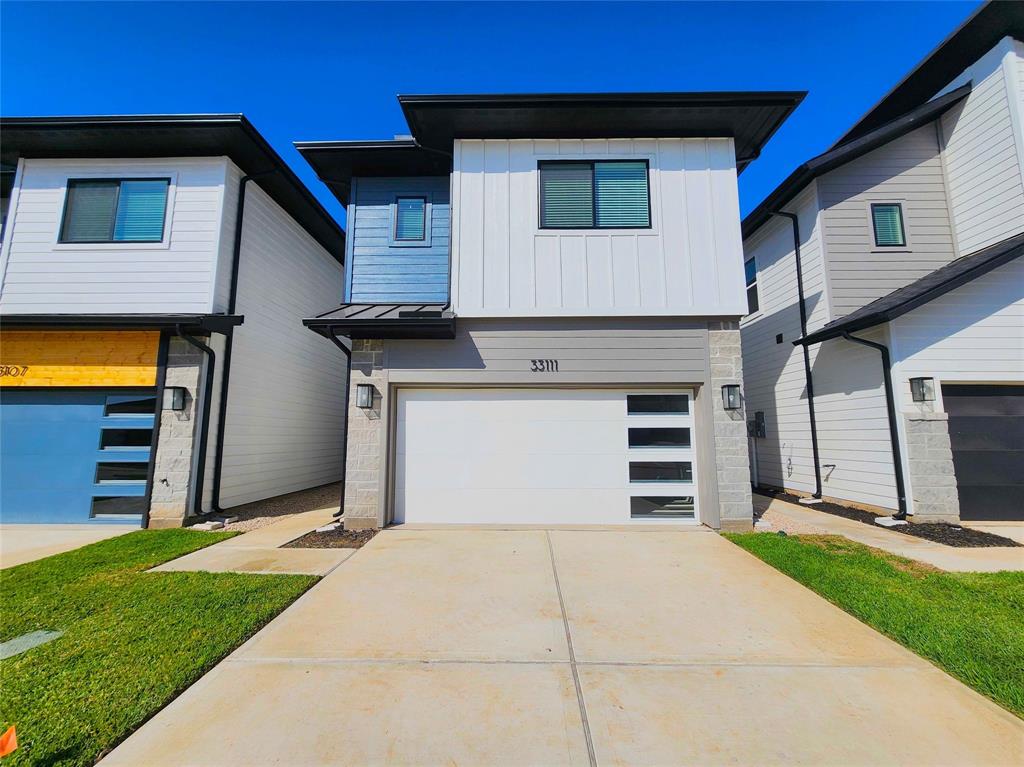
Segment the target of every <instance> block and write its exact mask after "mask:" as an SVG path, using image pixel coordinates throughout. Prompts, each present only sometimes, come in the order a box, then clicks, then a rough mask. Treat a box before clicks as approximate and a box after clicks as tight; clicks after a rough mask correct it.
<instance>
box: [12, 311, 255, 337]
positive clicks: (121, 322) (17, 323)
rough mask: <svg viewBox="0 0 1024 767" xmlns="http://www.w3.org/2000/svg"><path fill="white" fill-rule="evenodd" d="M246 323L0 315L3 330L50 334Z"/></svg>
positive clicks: (223, 329)
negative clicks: (42, 331) (52, 332)
mask: <svg viewBox="0 0 1024 767" xmlns="http://www.w3.org/2000/svg"><path fill="white" fill-rule="evenodd" d="M244 321H245V316H244V315H241V314H0V327H3V328H19V329H25V330H29V329H37V330H42V329H48V330H61V329H66V330H172V329H174V328H177V327H181V329H182V330H183V331H184V332H186V333H222V334H225V335H226V334H230V333H231V332H232V330H233V329H234V328H235V327H237V326H238V325H241V324H242V323H243V322H244Z"/></svg>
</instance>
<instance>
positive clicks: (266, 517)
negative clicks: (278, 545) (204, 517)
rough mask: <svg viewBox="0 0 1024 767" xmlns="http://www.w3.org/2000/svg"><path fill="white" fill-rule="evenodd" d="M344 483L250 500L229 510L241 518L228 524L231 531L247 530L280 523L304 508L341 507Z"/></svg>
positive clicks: (309, 509)
mask: <svg viewBox="0 0 1024 767" xmlns="http://www.w3.org/2000/svg"><path fill="white" fill-rule="evenodd" d="M340 492H341V486H340V485H339V484H338V483H335V484H333V485H321V486H320V487H313V488H310V489H309V490H299V491H298V492H296V493H288V495H279V496H277V497H275V498H267V499H266V500H263V501H256V502H254V503H246V504H244V505H242V506H235V507H234V508H231V509H228V510H227V513H228V514H229V515H230V516H232V517H238V518H239V519H238V521H237V522H230V523H228V524H226V525H224V530H225V531H228V532H232V531H237V532H240V533H246V532H249V531H250V530H256V529H257V528H260V527H266V526H267V525H269V524H272V523H274V522H277V521H278V520H279V519H280V518H281V517H287V516H289V515H291V514H301V513H302V512H304V511H313V510H315V509H324V508H328V507H330V506H333V507H335V508H337V507H338V494H339V493H340Z"/></svg>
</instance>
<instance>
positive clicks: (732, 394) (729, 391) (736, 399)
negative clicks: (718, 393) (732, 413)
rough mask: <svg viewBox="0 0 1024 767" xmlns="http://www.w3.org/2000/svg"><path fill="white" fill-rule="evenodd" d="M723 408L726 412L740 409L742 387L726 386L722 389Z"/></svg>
mask: <svg viewBox="0 0 1024 767" xmlns="http://www.w3.org/2000/svg"><path fill="white" fill-rule="evenodd" d="M722 407H724V408H725V409H726V410H739V409H740V385H739V384H726V385H725V386H723V387H722Z"/></svg>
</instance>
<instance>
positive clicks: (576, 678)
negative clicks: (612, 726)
mask: <svg viewBox="0 0 1024 767" xmlns="http://www.w3.org/2000/svg"><path fill="white" fill-rule="evenodd" d="M544 537H545V538H546V539H547V542H548V554H549V555H550V557H551V574H552V575H553V576H554V578H555V592H556V593H557V594H558V606H559V608H560V609H561V611H562V625H563V626H565V642H566V644H567V645H568V646H569V668H570V670H571V671H572V681H573V684H574V685H575V686H576V700H577V701H578V702H579V704H580V718H581V720H582V722H583V737H584V739H585V740H586V741H587V757H588V758H589V759H590V767H597V756H596V755H595V754H594V740H593V738H592V737H591V735H590V721H589V720H588V719H587V704H586V703H585V702H584V700H583V685H582V684H581V683H580V674H579V670H578V669H577V668H576V653H575V652H574V651H573V647H572V631H571V630H570V628H569V615H568V613H566V611H565V600H564V599H563V598H562V586H561V584H560V583H559V581H558V568H557V567H556V566H555V548H554V546H552V545H551V531H550V530H545V531H544Z"/></svg>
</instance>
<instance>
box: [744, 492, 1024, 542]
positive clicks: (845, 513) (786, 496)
mask: <svg viewBox="0 0 1024 767" xmlns="http://www.w3.org/2000/svg"><path fill="white" fill-rule="evenodd" d="M757 492H758V493H759V494H761V495H766V496H769V497H771V498H778V499H779V500H782V501H789V502H790V503H799V502H800V497H799V496H796V495H791V494H790V493H783V492H780V491H777V490H768V489H765V488H758V489H757ZM807 508H809V509H813V510H814V511H823V512H825V513H826V514H832V515H834V516H837V517H844V518H846V519H852V520H854V521H855V522H863V523H864V524H865V525H872V526H874V527H878V525H876V524H875V520H876V519H877V518H878V517H880V516H884V515H881V514H874V513H872V512H870V511H865V510H864V509H855V508H853V507H851V506H840V505H839V504H838V503H831V502H829V501H822V502H821V503H816V504H814V505H811V506H808V507H807ZM782 529H786V528H782ZM885 529H886V530H889V531H891V532H894V533H899V534H901V535H912V536H914V537H915V538H924V539H925V540H928V541H933V542H934V543H942V544H945V545H946V546H954V547H957V548H988V547H996V546H998V547H1016V546H1020V545H1021V544H1019V543H1017V541H1014V540H1012V539H1010V538H1004V537H1003V536H1001V535H993V534H992V533H986V532H983V531H982V530H973V529H971V528H969V527H961V526H959V525H950V524H946V523H945V522H911V523H910V524H907V525H897V526H896V527H887V528H885Z"/></svg>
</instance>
